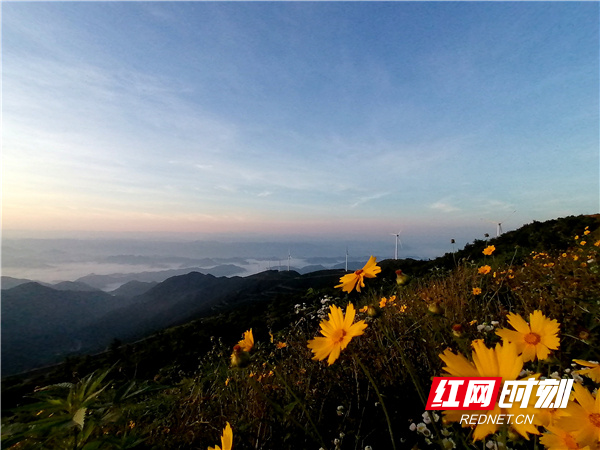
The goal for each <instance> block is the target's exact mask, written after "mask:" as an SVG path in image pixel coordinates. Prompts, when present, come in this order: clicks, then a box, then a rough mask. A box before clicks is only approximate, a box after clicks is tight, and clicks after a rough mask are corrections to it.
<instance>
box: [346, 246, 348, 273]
mask: <svg viewBox="0 0 600 450" xmlns="http://www.w3.org/2000/svg"><path fill="white" fill-rule="evenodd" d="M346 272H348V246H347V245H346Z"/></svg>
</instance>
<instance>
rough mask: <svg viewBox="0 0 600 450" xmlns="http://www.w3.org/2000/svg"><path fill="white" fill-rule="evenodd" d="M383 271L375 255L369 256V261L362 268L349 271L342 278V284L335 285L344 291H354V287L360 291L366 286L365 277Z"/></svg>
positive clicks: (373, 276)
mask: <svg viewBox="0 0 600 450" xmlns="http://www.w3.org/2000/svg"><path fill="white" fill-rule="evenodd" d="M379 272H381V267H379V266H378V265H377V264H376V260H375V257H374V256H371V257H370V258H369V261H367V263H366V264H365V266H364V267H363V268H362V269H358V270H357V271H355V272H354V273H349V274H347V275H344V276H343V277H341V278H340V282H341V284H338V285H337V286H335V287H336V288H339V287H341V288H342V291H345V292H348V293H350V292H352V289H354V288H356V290H357V291H358V292H360V288H363V287H365V281H364V279H365V278H375V277H376V276H377V274H378V273H379Z"/></svg>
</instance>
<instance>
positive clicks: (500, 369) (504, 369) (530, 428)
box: [439, 339, 539, 441]
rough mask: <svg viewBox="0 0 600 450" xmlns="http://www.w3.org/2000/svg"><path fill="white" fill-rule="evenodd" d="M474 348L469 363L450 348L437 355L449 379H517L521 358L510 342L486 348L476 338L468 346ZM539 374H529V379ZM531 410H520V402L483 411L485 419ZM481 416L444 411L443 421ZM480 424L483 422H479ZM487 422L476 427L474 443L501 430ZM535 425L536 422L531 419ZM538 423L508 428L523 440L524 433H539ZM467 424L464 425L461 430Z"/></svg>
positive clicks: (461, 411)
mask: <svg viewBox="0 0 600 450" xmlns="http://www.w3.org/2000/svg"><path fill="white" fill-rule="evenodd" d="M471 346H472V347H473V352H472V355H471V356H472V359H473V362H471V361H469V360H468V359H467V358H465V357H464V356H463V355H460V354H459V355H457V354H454V353H453V352H452V351H450V350H449V349H447V350H445V351H444V353H442V354H440V355H439V356H440V358H441V359H442V361H444V363H445V364H446V366H445V367H444V368H443V369H444V371H445V372H446V373H447V375H449V376H453V377H502V382H504V381H507V380H516V379H517V377H518V376H519V373H520V372H521V369H522V368H523V357H522V356H518V354H517V346H516V345H515V344H511V343H504V344H502V345H501V344H500V343H498V344H496V347H495V348H493V349H492V348H487V347H486V346H485V343H484V342H483V340H482V339H476V340H474V341H473V342H472V343H471ZM537 376H539V375H529V376H528V378H532V377H537ZM534 411H535V409H533V408H532V407H528V408H520V403H515V404H514V406H513V407H512V408H504V409H503V408H500V407H499V406H498V404H496V406H495V407H494V409H493V410H489V411H487V412H485V414H486V415H488V416H497V415H498V414H527V413H533V412H534ZM471 413H472V414H482V413H483V411H463V410H449V411H444V420H445V421H446V422H459V421H461V417H462V415H463V414H471ZM482 422H483V421H482ZM492 422H493V421H490V420H486V421H485V423H480V424H478V425H477V426H476V427H475V431H474V432H473V440H475V441H478V440H480V439H483V438H485V437H486V436H487V435H488V434H492V433H495V432H496V431H497V430H498V428H499V427H500V425H499V424H494V423H492ZM534 422H536V420H535V419H534ZM536 425H538V423H533V424H517V423H516V422H515V423H513V424H511V426H512V427H513V428H514V429H515V430H516V431H517V432H518V433H519V434H520V435H521V436H523V437H524V438H526V439H528V436H527V433H531V434H539V432H538V431H537V427H536ZM466 426H468V424H466V423H463V427H466Z"/></svg>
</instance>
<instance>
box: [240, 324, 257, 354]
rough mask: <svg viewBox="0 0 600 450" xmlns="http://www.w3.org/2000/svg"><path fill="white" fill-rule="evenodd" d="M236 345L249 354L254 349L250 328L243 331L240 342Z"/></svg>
mask: <svg viewBox="0 0 600 450" xmlns="http://www.w3.org/2000/svg"><path fill="white" fill-rule="evenodd" d="M238 345H239V346H240V347H241V349H242V350H243V351H245V352H249V351H250V350H252V347H254V336H253V335H252V328H250V329H249V330H248V331H244V336H243V338H242V340H241V341H239V342H238Z"/></svg>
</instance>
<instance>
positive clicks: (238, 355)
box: [231, 344, 250, 367]
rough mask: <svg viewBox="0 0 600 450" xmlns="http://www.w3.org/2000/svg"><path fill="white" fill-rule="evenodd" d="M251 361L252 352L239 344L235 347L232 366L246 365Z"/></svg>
mask: <svg viewBox="0 0 600 450" xmlns="http://www.w3.org/2000/svg"><path fill="white" fill-rule="evenodd" d="M249 362H250V353H248V352H247V351H244V350H243V349H242V347H241V346H240V345H239V344H238V345H235V346H234V347H233V353H232V354H231V366H232V367H246V366H247V365H248V363H249Z"/></svg>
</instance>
